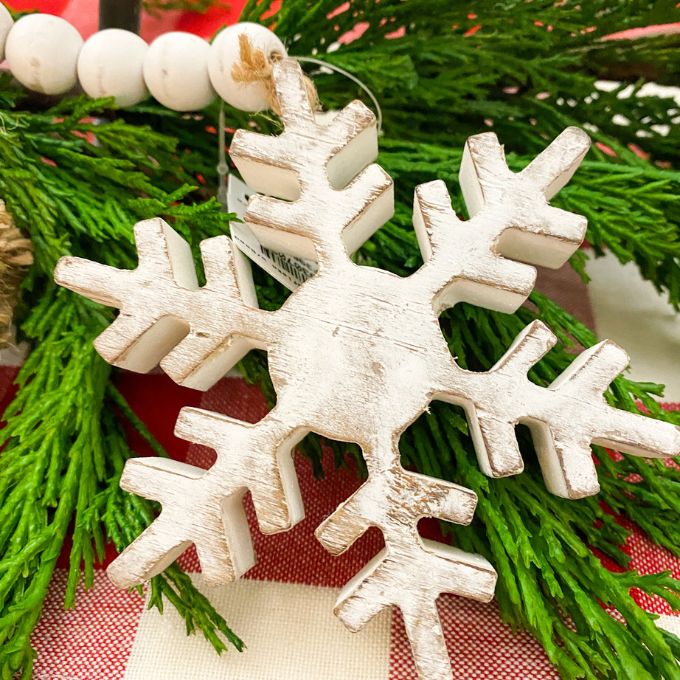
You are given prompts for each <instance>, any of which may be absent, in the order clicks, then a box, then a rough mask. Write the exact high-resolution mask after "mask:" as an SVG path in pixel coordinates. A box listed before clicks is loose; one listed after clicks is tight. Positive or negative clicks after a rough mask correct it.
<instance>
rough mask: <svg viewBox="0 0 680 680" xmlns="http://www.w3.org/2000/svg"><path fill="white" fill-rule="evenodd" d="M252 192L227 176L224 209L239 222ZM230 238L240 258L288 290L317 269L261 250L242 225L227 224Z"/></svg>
mask: <svg viewBox="0 0 680 680" xmlns="http://www.w3.org/2000/svg"><path fill="white" fill-rule="evenodd" d="M252 193H253V192H252V191H251V190H250V189H249V188H248V185H247V184H246V183H245V182H243V181H241V180H240V179H239V178H238V177H234V175H229V179H228V181H227V210H228V211H229V212H232V213H235V214H236V216H237V217H238V218H239V219H240V220H243V218H244V216H245V214H246V208H247V206H248V199H249V198H250V195H251V194H252ZM231 238H232V240H233V241H234V243H235V244H236V247H237V248H238V249H239V250H240V251H241V252H242V253H243V254H244V255H246V256H247V257H248V258H249V259H250V260H252V261H253V262H255V264H257V265H259V266H260V267H262V269H264V270H265V271H266V272H267V273H269V274H271V275H272V276H273V277H274V278H275V279H276V280H277V281H279V282H280V283H282V284H283V285H284V286H286V288H288V289H289V290H295V289H296V288H297V287H298V286H300V285H302V284H303V283H304V282H305V281H306V280H307V279H308V278H309V277H310V276H313V275H314V274H316V272H317V270H318V266H317V264H316V262H314V261H312V260H305V259H303V258H300V257H291V256H290V255H284V254H283V253H277V252H274V251H273V250H270V249H269V248H265V247H264V246H263V245H262V244H261V243H260V242H259V241H258V239H257V237H256V236H255V234H254V233H253V231H252V230H251V229H250V227H248V225H247V224H246V223H245V222H232V223H231Z"/></svg>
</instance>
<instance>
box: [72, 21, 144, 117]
mask: <svg viewBox="0 0 680 680" xmlns="http://www.w3.org/2000/svg"><path fill="white" fill-rule="evenodd" d="M148 49H149V46H148V45H147V43H146V42H145V41H144V40H142V38H140V37H139V36H138V35H137V34H136V33H132V32H131V31H123V30H121V29H119V28H108V29H106V30H104V31H99V33H95V34H94V35H93V36H92V37H90V38H88V40H87V42H86V43H85V45H84V46H83V49H82V50H81V52H80V57H79V58H78V79H79V80H80V84H81V86H82V88H83V90H85V92H86V93H87V94H88V95H89V96H90V97H93V98H97V97H114V98H115V100H116V105H117V106H121V107H123V106H132V105H134V104H138V103H139V102H141V101H143V100H144V99H146V98H147V97H148V96H149V91H148V90H147V89H146V83H145V82H144V73H143V69H144V58H145V56H146V53H147V50H148Z"/></svg>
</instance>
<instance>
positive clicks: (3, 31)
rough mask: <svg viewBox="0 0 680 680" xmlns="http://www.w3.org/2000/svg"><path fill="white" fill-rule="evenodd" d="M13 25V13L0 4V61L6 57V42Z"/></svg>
mask: <svg viewBox="0 0 680 680" xmlns="http://www.w3.org/2000/svg"><path fill="white" fill-rule="evenodd" d="M13 25H14V19H12V15H11V14H10V13H9V11H8V10H7V8H6V7H5V6H4V5H0V61H2V60H3V59H4V58H5V43H6V42H7V35H8V34H9V31H10V29H11V28H12V26H13Z"/></svg>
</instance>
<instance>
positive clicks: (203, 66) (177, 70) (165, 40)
mask: <svg viewBox="0 0 680 680" xmlns="http://www.w3.org/2000/svg"><path fill="white" fill-rule="evenodd" d="M209 52H210V45H209V44H208V43H207V42H206V41H205V40H203V39H202V38H199V37H198V36H196V35H192V34H191V33H181V32H173V33H166V34H165V35H161V36H160V37H158V38H156V40H154V41H153V43H151V47H149V50H148V52H147V53H146V57H145V59H144V80H145V81H146V86H147V87H148V88H149V91H150V92H151V94H152V95H153V96H154V97H155V98H156V99H157V100H158V101H159V102H160V103H161V104H163V106H167V108H169V109H173V110H174V111H197V110H199V109H203V108H205V107H206V106H208V104H210V102H211V101H212V100H213V99H214V98H215V90H213V87H212V85H211V84H210V78H209V77H208V54H209Z"/></svg>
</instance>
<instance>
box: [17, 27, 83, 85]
mask: <svg viewBox="0 0 680 680" xmlns="http://www.w3.org/2000/svg"><path fill="white" fill-rule="evenodd" d="M82 46H83V39H82V38H81V37H80V33H78V31H77V30H76V29H75V28H74V27H73V26H71V24H69V23H68V21H64V19H61V18H60V17H55V16H52V15H50V14H30V15H28V16H25V17H21V19H19V21H17V22H16V23H15V24H14V25H13V26H12V27H11V29H10V31H9V35H8V36H7V43H6V44H5V56H6V57H7V61H8V63H9V67H10V70H11V71H12V75H13V76H14V77H15V78H16V79H17V80H18V81H19V82H20V83H21V84H22V85H23V86H24V87H27V88H28V89H29V90H33V91H35V92H41V93H42V94H64V92H68V91H69V90H70V89H71V88H72V87H73V86H74V85H75V84H76V63H77V61H78V53H79V52H80V49H81V47H82Z"/></svg>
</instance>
